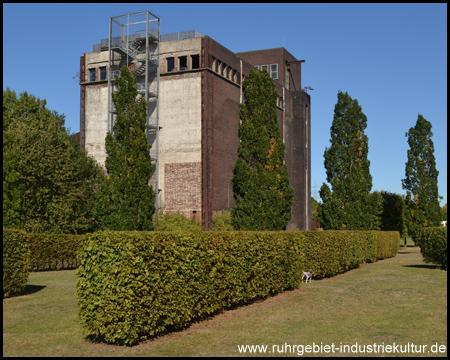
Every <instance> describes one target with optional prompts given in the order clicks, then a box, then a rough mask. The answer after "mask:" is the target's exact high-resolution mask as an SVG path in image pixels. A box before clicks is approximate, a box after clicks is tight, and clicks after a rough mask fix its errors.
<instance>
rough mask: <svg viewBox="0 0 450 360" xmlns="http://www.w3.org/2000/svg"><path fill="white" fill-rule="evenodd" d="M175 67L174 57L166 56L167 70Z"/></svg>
mask: <svg viewBox="0 0 450 360" xmlns="http://www.w3.org/2000/svg"><path fill="white" fill-rule="evenodd" d="M174 69H175V58H173V57H171V58H167V72H170V71H173V70H174Z"/></svg>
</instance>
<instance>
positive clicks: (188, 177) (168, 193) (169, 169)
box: [164, 162, 201, 212]
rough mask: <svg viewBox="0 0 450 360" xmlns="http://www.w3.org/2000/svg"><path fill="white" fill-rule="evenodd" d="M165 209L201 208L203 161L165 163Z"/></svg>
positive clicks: (186, 209) (188, 209)
mask: <svg viewBox="0 0 450 360" xmlns="http://www.w3.org/2000/svg"><path fill="white" fill-rule="evenodd" d="M164 178H165V201H164V202H165V210H174V211H177V210H179V211H182V212H184V211H192V210H197V211H200V209H201V163H199V162H196V163H194V162H192V163H179V164H165V166H164Z"/></svg>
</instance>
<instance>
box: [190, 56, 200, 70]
mask: <svg viewBox="0 0 450 360" xmlns="http://www.w3.org/2000/svg"><path fill="white" fill-rule="evenodd" d="M191 64H192V65H191V67H192V69H199V68H200V55H191Z"/></svg>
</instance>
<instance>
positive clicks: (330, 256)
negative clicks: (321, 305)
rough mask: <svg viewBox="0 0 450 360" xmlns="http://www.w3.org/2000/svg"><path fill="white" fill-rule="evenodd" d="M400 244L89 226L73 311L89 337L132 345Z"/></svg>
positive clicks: (391, 239)
mask: <svg viewBox="0 0 450 360" xmlns="http://www.w3.org/2000/svg"><path fill="white" fill-rule="evenodd" d="M399 246H400V235H399V233H398V232H389V233H384V232H357V231H323V232H314V231H306V232H202V233H182V232H166V233H158V232H146V233H144V232H139V233H138V232H98V233H95V234H91V235H88V236H87V237H86V238H85V240H84V241H83V243H82V244H81V247H80V250H79V253H78V262H79V267H78V272H77V273H78V284H77V296H78V303H79V306H80V312H79V315H80V318H81V320H82V322H83V324H84V327H85V330H86V333H87V335H91V336H92V337H93V338H94V339H95V340H99V341H105V342H107V343H113V344H121V345H134V344H136V343H138V342H140V341H142V340H145V339H147V338H148V337H150V336H155V335H157V334H160V333H162V332H165V331H170V330H176V329H180V328H182V327H184V326H186V325H187V324H189V323H190V322H191V321H192V320H194V319H199V318H202V317H204V316H205V315H207V314H211V313H214V312H216V311H218V310H220V309H223V308H229V307H232V306H235V305H238V304H244V303H246V302H248V301H249V300H251V299H255V298H258V297H266V296H268V295H271V294H275V293H277V292H280V291H283V290H287V289H293V288H297V287H298V286H299V285H300V282H301V276H302V270H309V269H313V270H314V275H315V278H320V277H327V276H333V275H336V274H338V273H341V272H344V271H347V270H350V269H352V268H356V267H358V266H359V265H360V264H362V263H363V262H365V261H375V260H376V259H379V258H382V257H390V256H395V255H396V254H397V251H398V249H399Z"/></svg>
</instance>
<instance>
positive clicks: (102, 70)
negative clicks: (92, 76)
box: [100, 66, 106, 80]
mask: <svg viewBox="0 0 450 360" xmlns="http://www.w3.org/2000/svg"><path fill="white" fill-rule="evenodd" d="M100 80H106V66H102V67H101V68H100Z"/></svg>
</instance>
